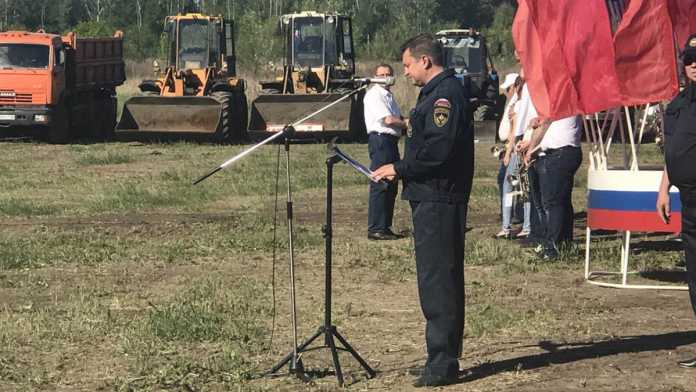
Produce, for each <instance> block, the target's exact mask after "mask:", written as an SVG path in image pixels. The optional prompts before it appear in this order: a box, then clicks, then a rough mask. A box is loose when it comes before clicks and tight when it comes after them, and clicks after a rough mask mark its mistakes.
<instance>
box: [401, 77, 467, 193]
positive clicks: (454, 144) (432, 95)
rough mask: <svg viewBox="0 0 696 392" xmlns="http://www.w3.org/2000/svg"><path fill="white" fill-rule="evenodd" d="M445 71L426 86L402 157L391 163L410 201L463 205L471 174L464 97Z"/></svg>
mask: <svg viewBox="0 0 696 392" xmlns="http://www.w3.org/2000/svg"><path fill="white" fill-rule="evenodd" d="M454 75H455V73H454V71H453V70H446V71H444V72H442V73H441V74H439V75H437V76H435V77H434V78H433V79H432V80H431V81H430V82H428V84H426V85H425V86H424V87H423V88H422V89H421V92H420V95H419V96H418V102H417V104H416V107H415V109H413V110H412V111H411V130H409V132H408V135H407V136H408V137H407V138H406V150H405V153H404V158H403V159H402V160H401V161H400V162H397V163H395V164H394V168H395V170H396V172H397V174H398V175H399V176H400V177H401V178H402V179H403V183H404V190H403V193H402V197H403V199H404V200H410V201H435V202H446V203H467V202H468V201H469V194H470V193H471V182H472V179H473V176H474V132H473V121H472V110H471V104H470V102H469V94H468V92H467V91H466V90H465V89H464V87H462V84H461V82H460V81H459V80H458V79H457V78H456V77H455V76H454Z"/></svg>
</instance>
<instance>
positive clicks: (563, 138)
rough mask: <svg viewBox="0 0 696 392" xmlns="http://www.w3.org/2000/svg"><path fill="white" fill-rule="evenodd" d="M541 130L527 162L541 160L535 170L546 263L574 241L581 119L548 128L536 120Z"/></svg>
mask: <svg viewBox="0 0 696 392" xmlns="http://www.w3.org/2000/svg"><path fill="white" fill-rule="evenodd" d="M532 122H536V123H537V124H538V125H539V126H538V127H537V128H536V130H535V131H534V136H533V137H532V140H531V141H530V143H529V145H528V146H523V148H522V149H523V150H525V151H526V155H525V160H526V161H529V160H530V159H531V155H532V154H534V152H535V151H537V152H538V158H537V160H536V162H535V163H534V168H535V170H536V173H537V175H538V181H539V188H540V191H541V207H542V208H541V211H540V215H542V216H541V217H540V218H541V219H542V223H543V226H544V229H545V241H544V242H543V243H542V245H543V249H540V251H541V253H540V256H541V258H542V259H544V260H553V259H556V258H557V257H558V246H559V245H561V244H564V243H570V242H571V241H572V240H573V223H574V211H573V184H574V179H575V173H576V172H577V171H578V168H580V164H581V163H582V149H581V148H580V136H581V132H582V128H581V124H580V117H579V116H570V117H566V118H562V119H560V120H556V121H553V122H548V121H546V123H545V124H541V123H542V122H541V121H540V120H539V119H534V120H533V121H532Z"/></svg>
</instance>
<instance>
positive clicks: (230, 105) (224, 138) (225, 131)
mask: <svg viewBox="0 0 696 392" xmlns="http://www.w3.org/2000/svg"><path fill="white" fill-rule="evenodd" d="M210 96H211V97H212V98H213V99H215V100H216V101H218V102H219V103H220V106H221V108H220V109H221V110H220V122H219V123H218V128H217V130H216V131H215V134H214V135H213V138H214V139H215V141H217V142H218V143H229V142H231V141H234V140H235V136H236V135H235V131H236V130H235V126H234V118H233V117H234V109H235V108H234V106H235V105H234V94H233V93H231V92H227V91H216V92H214V93H212V94H210Z"/></svg>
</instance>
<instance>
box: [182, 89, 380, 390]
mask: <svg viewBox="0 0 696 392" xmlns="http://www.w3.org/2000/svg"><path fill="white" fill-rule="evenodd" d="M368 86H369V83H366V84H364V85H362V86H360V87H359V88H357V89H355V90H353V91H351V92H350V93H348V94H346V95H344V96H342V97H341V98H339V99H337V100H336V101H334V102H332V103H330V104H328V105H326V106H324V107H323V108H320V109H318V110H317V111H315V112H313V113H311V114H309V115H307V116H305V117H303V118H301V119H299V120H297V121H295V122H294V123H292V124H288V125H286V126H285V127H284V128H283V130H282V131H281V132H277V133H276V134H274V135H272V136H270V137H268V138H266V139H264V140H262V141H261V142H259V143H257V144H256V145H254V146H251V147H250V148H248V149H246V150H244V151H242V152H241V153H239V154H237V155H235V156H234V157H232V158H230V159H229V160H227V161H225V162H224V163H222V164H221V165H219V166H218V167H217V168H215V169H213V170H212V171H210V172H208V173H207V174H205V175H203V176H201V177H200V178H198V179H197V180H196V181H194V182H193V185H198V184H200V183H201V182H203V181H205V180H206V179H208V178H210V177H211V176H213V175H214V174H216V173H218V172H220V171H222V170H224V169H226V168H227V167H229V166H230V165H232V164H233V163H235V162H237V161H239V160H240V159H242V158H244V157H245V156H247V155H249V154H251V153H252V152H253V151H255V150H257V149H258V148H260V147H261V146H263V145H265V144H268V143H270V142H272V141H274V140H276V139H279V138H281V137H284V138H285V161H286V178H287V204H286V211H287V222H288V256H289V271H290V303H291V304H290V305H291V317H292V338H293V348H292V352H291V353H290V354H288V355H287V356H285V357H284V358H283V359H282V360H281V361H280V362H279V363H278V364H277V365H276V366H274V367H273V368H272V369H271V370H270V371H269V372H268V373H267V375H271V374H275V373H276V372H277V371H278V370H279V369H280V368H281V367H283V365H285V364H286V363H288V362H290V374H294V375H296V376H297V377H298V378H300V379H302V380H305V381H306V380H307V377H306V375H305V371H304V367H303V365H302V361H301V358H300V353H301V352H303V350H304V349H305V348H306V347H307V346H308V345H309V344H310V343H311V342H312V341H313V340H314V339H316V338H317V337H318V336H320V335H321V334H322V332H326V334H327V336H326V343H327V345H329V346H330V347H331V350H332V355H333V362H334V367H335V369H336V376H337V377H338V382H339V384H340V385H341V386H342V385H343V374H342V373H341V368H340V365H339V363H338V353H337V351H336V350H337V347H336V346H335V344H334V341H333V336H334V335H335V336H336V338H337V339H338V340H339V341H340V342H341V343H342V344H343V345H344V346H345V347H346V348H345V349H343V348H342V349H343V350H346V351H350V352H351V353H352V354H353V356H354V357H355V358H356V359H357V360H358V361H359V362H360V364H361V365H362V366H363V367H364V368H365V369H366V370H367V372H368V374H369V376H370V377H374V375H375V372H374V370H372V369H371V368H370V367H369V366H368V365H367V363H366V362H365V361H364V360H363V359H362V358H360V356H359V355H358V354H357V352H355V350H353V348H352V347H350V345H348V342H346V341H345V339H344V338H343V337H342V336H341V335H339V334H338V332H337V331H336V329H335V327H333V326H331V292H330V290H331V270H330V268H331V249H330V246H331V226H330V224H331V214H330V212H331V198H330V195H331V193H330V192H331V187H330V185H328V184H331V183H332V179H331V175H332V168H333V164H334V163H335V162H337V161H334V160H335V159H338V160H340V158H337V157H335V156H334V158H333V159H331V158H329V160H327V167H328V168H329V170H328V174H327V175H328V177H327V187H328V189H327V225H326V226H325V227H324V229H323V231H324V237H325V238H326V241H327V245H326V246H327V252H328V253H327V267H326V268H327V276H326V279H327V280H326V290H327V291H326V293H327V294H326V304H325V305H326V314H325V316H326V320H325V321H326V322H325V325H324V326H322V327H321V328H320V330H319V331H318V332H317V333H316V334H315V335H314V336H313V337H312V338H310V339H309V340H308V341H306V342H305V343H303V344H302V345H299V346H298V342H297V302H296V298H295V261H294V243H293V237H294V234H293V233H294V232H293V202H292V191H291V183H290V178H291V175H290V140H291V139H292V138H293V137H294V135H295V132H296V131H295V127H296V126H298V125H300V124H301V123H303V122H305V121H307V120H309V119H311V118H312V117H314V116H316V115H318V114H319V113H322V112H324V111H325V110H328V109H329V108H331V107H333V106H335V105H337V104H338V103H339V102H341V101H344V100H346V99H347V98H349V97H351V96H353V95H355V94H357V93H358V92H360V91H362V90H365V89H366V88H367V87H368ZM329 162H331V163H329ZM329 334H330V336H331V338H329Z"/></svg>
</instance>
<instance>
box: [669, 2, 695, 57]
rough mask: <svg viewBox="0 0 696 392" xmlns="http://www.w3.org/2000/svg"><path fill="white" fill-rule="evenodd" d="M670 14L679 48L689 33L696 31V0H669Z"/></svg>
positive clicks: (682, 45)
mask: <svg viewBox="0 0 696 392" xmlns="http://www.w3.org/2000/svg"><path fill="white" fill-rule="evenodd" d="M668 5H669V14H670V17H671V20H672V25H673V26H674V33H675V35H676V39H677V46H678V47H679V50H681V49H682V48H683V47H684V43H686V39H687V38H689V35H691V34H692V33H696V0H669V2H668Z"/></svg>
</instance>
